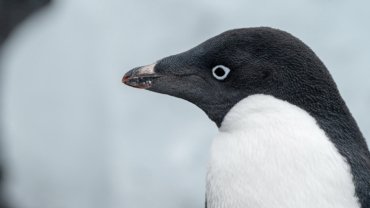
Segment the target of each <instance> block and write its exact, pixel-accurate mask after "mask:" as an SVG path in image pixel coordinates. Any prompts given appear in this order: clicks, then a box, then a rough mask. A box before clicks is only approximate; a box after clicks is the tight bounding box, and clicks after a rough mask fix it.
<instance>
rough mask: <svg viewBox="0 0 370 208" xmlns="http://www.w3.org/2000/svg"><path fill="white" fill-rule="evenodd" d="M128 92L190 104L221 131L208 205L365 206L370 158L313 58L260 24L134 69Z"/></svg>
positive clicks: (369, 195)
mask: <svg viewBox="0 0 370 208" xmlns="http://www.w3.org/2000/svg"><path fill="white" fill-rule="evenodd" d="M123 82H124V83H125V84H128V85H130V86H133V87H137V88H144V89H148V90H151V91H154V92H159V93H164V94H168V95H172V96H175V97H179V98H182V99H185V100H188V101H190V102H192V103H194V104H195V105H197V106H198V107H199V108H201V109H202V110H203V111H204V112H205V113H206V114H207V115H208V117H209V118H210V119H211V120H212V121H214V122H215V123H216V125H217V126H218V127H219V134H218V136H217V137H216V138H215V139H214V140H213V144H212V147H211V156H210V163H209V168H208V175H207V206H208V207H209V208H244V207H261V208H270V207H284V208H290V207H291V208H293V207H295V208H296V207H302V208H309V207H310V208H311V207H325V208H329V207H330V208H339V207H340V208H359V207H361V208H370V154H369V151H368V148H367V145H366V142H365V139H364V138H363V136H362V134H361V132H360V130H359V128H358V126H357V124H356V122H355V120H354V119H353V117H352V115H351V113H350V112H349V110H348V108H347V106H346V104H345V102H344V101H343V99H342V98H341V96H340V94H339V92H338V89H337V87H336V84H335V82H334V81H333V79H332V77H331V75H330V74H329V72H328V70H327V69H326V67H325V66H324V64H323V63H322V62H321V61H320V59H319V58H318V57H317V56H316V55H315V53H314V52H313V51H312V50H311V49H310V48H309V47H308V46H306V45H305V44H304V43H303V42H301V41H300V40H298V39H297V38H295V37H293V36H292V35H290V34H289V33H286V32H283V31H280V30H276V29H272V28H266V27H260V28H246V29H236V30H230V31H227V32H224V33H222V34H220V35H218V36H216V37H213V38H211V39H209V40H207V41H205V42H204V43H202V44H200V45H198V46H196V47H194V48H192V49H190V50H189V51H186V52H184V53H180V54H178V55H174V56H170V57H167V58H164V59H161V60H159V61H158V62H156V63H155V64H152V65H148V66H145V67H138V68H135V69H133V70H131V71H129V72H128V73H126V75H125V76H124V78H123Z"/></svg>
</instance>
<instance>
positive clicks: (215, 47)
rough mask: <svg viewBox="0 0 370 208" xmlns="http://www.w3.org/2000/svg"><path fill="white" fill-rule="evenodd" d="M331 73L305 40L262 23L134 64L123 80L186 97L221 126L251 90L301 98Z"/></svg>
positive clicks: (257, 92)
mask: <svg viewBox="0 0 370 208" xmlns="http://www.w3.org/2000/svg"><path fill="white" fill-rule="evenodd" d="M328 76H329V79H330V75H329V74H328V73H327V70H326V68H325V67H324V65H323V64H322V63H321V61H320V60H319V59H318V58H317V57H316V55H315V54H314V53H313V52H312V51H311V50H310V49H309V48H308V47H307V46H306V45H305V44H304V43H302V42H301V41H300V40H298V39H297V38H295V37H293V36H292V35H290V34H288V33H286V32H283V31H280V30H277V29H272V28H266V27H259V28H246V29H235V30H230V31H226V32H224V33H222V34H220V35H218V36H215V37H213V38H211V39H209V40H207V41H205V42H203V43H201V44H200V45H198V46H196V47H194V48H192V49H190V50H188V51H186V52H183V53H180V54H177V55H173V56H169V57H166V58H163V59H161V60H159V61H157V62H156V63H155V64H151V65H147V66H143V67H137V68H134V69H132V70H130V71H129V72H127V73H126V74H125V75H124V77H123V79H122V81H123V83H125V84H127V85H130V86H132V87H136V88H142V89H147V90H150V91H154V92H158V93H163V94H168V95H171V96H175V97H178V98H182V99H185V100H187V101H189V102H191V103H193V104H195V105H197V106H198V107H199V108H201V109H202V110H203V111H204V112H205V113H206V114H207V115H208V117H209V118H210V119H211V120H213V121H214V122H215V123H216V124H217V126H220V125H221V123H222V120H223V118H224V116H225V115H226V114H227V112H228V111H229V110H230V109H231V108H232V107H233V106H234V105H235V104H236V103H238V102H239V101H240V100H242V99H243V98H245V97H248V96H249V95H253V94H268V95H273V96H275V97H279V98H282V99H285V100H287V99H294V98H296V99H301V100H302V98H299V96H302V93H306V94H305V97H307V96H308V97H309V96H310V94H313V97H315V96H316V94H320V92H321V91H322V90H325V89H326V87H325V86H323V85H328V83H329V84H330V82H327V81H326V80H327V79H323V78H322V77H327V78H328ZM320 77H321V78H320ZM312 87H314V88H315V89H313V90H312V89H311V88H312ZM308 88H310V89H308ZM308 92H309V93H308ZM307 93H308V95H307ZM311 97H312V96H311ZM303 100H304V99H303Z"/></svg>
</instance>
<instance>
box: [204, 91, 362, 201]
mask: <svg viewBox="0 0 370 208" xmlns="http://www.w3.org/2000/svg"><path fill="white" fill-rule="evenodd" d="M207 205H208V208H249V207H250V208H316V207H320V208H358V207H360V206H359V204H358V202H357V198H356V197H355V188H354V185H353V182H352V176H351V174H350V168H349V165H348V164H347V163H346V161H345V160H344V158H343V157H342V156H341V155H340V154H339V153H338V151H337V149H336V148H335V147H334V145H333V143H331V142H330V141H329V139H328V138H327V136H326V135H325V133H324V131H322V130H321V129H320V128H319V127H318V125H317V124H316V121H315V120H314V119H313V118H312V117H311V116H310V115H309V114H308V113H307V112H305V111H304V110H302V109H300V108H298V107H296V106H294V105H292V104H289V103H288V102H285V101H282V100H278V99H276V98H274V97H272V96H267V95H253V96H250V97H248V98H245V99H244V100H242V101H240V102H239V103H238V104H237V105H236V106H234V107H233V108H232V109H231V110H230V112H229V113H228V114H227V115H226V117H225V119H224V121H223V123H222V126H221V128H220V132H219V135H218V136H217V137H216V138H215V139H214V141H213V144H212V148H211V156H210V162H209V167H208V174H207Z"/></svg>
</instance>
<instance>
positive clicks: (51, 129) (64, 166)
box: [0, 0, 370, 208]
mask: <svg viewBox="0 0 370 208" xmlns="http://www.w3.org/2000/svg"><path fill="white" fill-rule="evenodd" d="M14 1H16V0H0V12H2V14H1V13H0V17H2V18H4V15H5V14H7V15H13V14H18V15H20V12H21V11H25V10H22V9H24V8H17V7H14V8H13V7H12V8H11V9H12V10H11V9H9V8H10V7H6V2H8V3H9V2H14ZM17 1H19V2H20V3H22V1H20V0H17ZM23 2H27V0H23ZM30 2H31V3H32V4H30V5H36V7H32V6H30V5H28V7H29V8H31V7H32V10H29V11H35V10H36V9H37V8H39V7H41V5H43V4H45V3H47V1H42V0H39V1H37V0H33V1H32V0H30ZM369 7H370V3H369V1H365V0H363V1H361V0H360V1H356V2H354V1H344V0H336V1H334V0H320V1H319V0H310V1H308V0H299V1H296V0H286V1H266V0H263V1H251V0H249V1H247V0H231V1H213V0H188V1H173V0H157V1H151V0H124V1H123V0H105V1H101V0H52V1H51V2H50V4H49V5H47V6H46V7H44V8H43V9H41V10H38V12H37V13H34V14H33V15H32V16H29V18H27V19H26V20H25V21H23V22H22V23H21V24H20V25H18V27H17V28H16V30H12V31H13V32H12V33H11V36H4V37H8V38H7V39H6V42H5V43H3V44H2V45H0V46H1V47H2V48H1V51H0V80H1V84H0V86H1V89H0V90H1V92H2V93H1V100H0V104H1V105H0V106H1V123H2V124H1V132H0V134H1V141H0V143H1V145H0V149H1V154H0V155H1V162H2V164H1V165H2V167H3V172H4V174H5V175H4V177H5V178H4V181H3V187H2V188H3V190H4V191H3V192H4V193H3V198H4V199H5V200H6V201H7V202H8V203H9V204H10V207H11V208H101V207H104V208H126V207H127V208H144V207H152V208H174V207H176V208H190V207H193V208H197V207H203V206H204V196H205V172H206V164H207V155H208V148H209V145H210V142H211V140H212V137H213V136H214V135H215V134H216V133H217V128H216V126H215V125H214V124H213V123H212V122H211V121H209V120H208V118H207V116H206V115H205V114H204V113H203V112H202V111H201V110H200V109H198V108H196V107H195V106H193V105H192V104H190V103H188V102H185V101H183V100H179V99H176V98H172V97H169V96H165V95H160V94H155V93H151V92H148V91H143V90H142V91H140V90H137V89H133V88H129V87H127V86H123V84H121V78H122V76H123V74H124V73H125V72H126V71H127V70H129V69H131V68H133V67H135V66H139V65H144V64H150V63H153V62H155V61H156V60H158V59H160V58H162V57H165V56H168V55H171V54H175V53H178V52H182V51H184V50H187V49H189V48H191V47H193V46H195V45H197V44H199V43H201V42H202V41H204V40H206V39H208V38H210V37H212V36H215V35H217V34H219V33H221V32H223V31H225V30H228V29H233V28H240V27H253V26H271V27H274V28H280V29H283V30H286V31H289V32H290V33H292V34H293V35H295V36H297V37H299V38H300V39H301V40H303V41H304V42H305V43H306V44H308V45H309V46H310V47H311V48H312V49H313V50H314V51H315V52H316V53H317V55H318V56H319V57H320V58H321V59H322V60H323V62H324V63H325V64H326V66H327V67H328V69H329V70H330V71H331V73H332V75H333V77H334V79H335V80H336V82H337V84H338V87H339V89H340V91H341V93H342V95H343V97H344V99H345V100H346V102H347V104H348V106H349V108H350V109H351V111H352V113H353V115H354V117H355V118H356V120H357V122H358V124H359V126H360V128H361V129H362V132H363V134H364V135H365V137H366V138H367V139H368V142H370V140H369V139H370V108H369V106H370V82H369V78H370V59H369V57H370V39H369V37H370V27H369V19H370V13H369V12H368V11H369ZM4 8H5V9H4ZM10 11H11V12H10ZM29 11H28V10H27V12H29ZM29 13H31V12H29ZM25 17H26V16H25ZM2 20H4V19H2ZM0 24H2V25H0V26H1V27H0V28H2V30H4V28H6V27H4V26H6V25H5V24H7V23H5V22H4V21H0ZM8 29H9V28H8ZM10 29H11V28H10ZM10 29H9V30H10ZM1 32H2V33H4V32H3V31H1ZM4 34H5V33H4ZM4 39H5V38H4ZM0 44H1V43H0ZM0 207H1V205H0ZM4 207H5V206H4Z"/></svg>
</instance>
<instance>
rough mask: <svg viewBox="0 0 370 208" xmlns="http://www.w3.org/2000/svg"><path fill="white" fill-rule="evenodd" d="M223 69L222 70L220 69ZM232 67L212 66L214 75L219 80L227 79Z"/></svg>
mask: <svg viewBox="0 0 370 208" xmlns="http://www.w3.org/2000/svg"><path fill="white" fill-rule="evenodd" d="M220 70H222V71H220ZM229 73H230V69H229V68H227V67H226V66H224V65H217V66H215V67H213V68H212V75H213V76H214V77H215V78H216V79H217V80H224V79H226V77H227V75H229Z"/></svg>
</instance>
